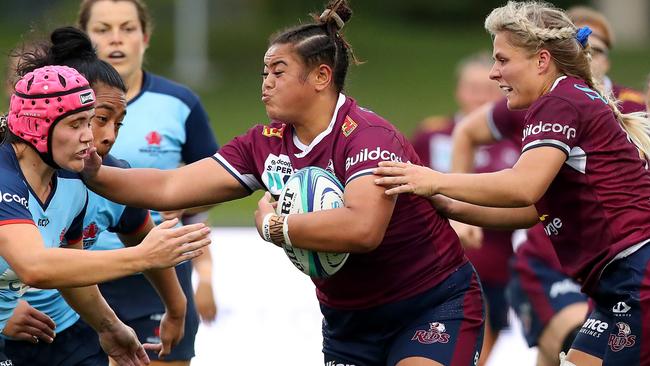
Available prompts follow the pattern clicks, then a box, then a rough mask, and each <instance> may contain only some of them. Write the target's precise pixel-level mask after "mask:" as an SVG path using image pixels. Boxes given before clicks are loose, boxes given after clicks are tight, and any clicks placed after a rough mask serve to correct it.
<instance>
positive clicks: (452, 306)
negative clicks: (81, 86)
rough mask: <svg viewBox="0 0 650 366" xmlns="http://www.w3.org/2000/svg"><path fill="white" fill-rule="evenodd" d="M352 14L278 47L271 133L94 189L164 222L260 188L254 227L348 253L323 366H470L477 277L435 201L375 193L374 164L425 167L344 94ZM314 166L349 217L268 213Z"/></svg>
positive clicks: (266, 85) (323, 296)
mask: <svg viewBox="0 0 650 366" xmlns="http://www.w3.org/2000/svg"><path fill="white" fill-rule="evenodd" d="M351 15H352V13H351V10H350V8H349V7H348V5H347V2H346V1H341V0H336V1H333V2H331V3H330V4H329V5H328V7H327V9H326V10H325V11H324V12H323V13H322V14H321V15H320V16H316V17H315V21H314V22H313V23H309V24H304V25H300V26H296V27H293V28H290V29H287V30H284V31H282V32H281V33H279V34H278V35H276V36H274V37H273V38H272V40H271V42H270V45H269V48H268V50H267V52H266V54H265V56H264V72H263V78H262V90H261V94H262V102H263V103H264V105H265V107H266V112H267V114H268V116H269V117H270V118H271V122H270V123H269V124H268V125H266V126H262V125H258V126H255V127H253V128H251V129H250V130H249V131H248V132H247V133H246V134H244V135H242V136H239V137H236V138H235V139H234V140H232V141H231V142H229V143H228V144H226V145H224V146H223V147H222V148H221V149H220V150H219V151H218V152H217V153H216V154H215V156H214V158H213V159H204V160H202V161H199V162H196V163H193V164H189V165H186V166H184V167H182V168H179V169H175V170H165V171H162V170H155V169H124V170H123V171H122V170H119V169H106V168H104V167H101V168H100V166H99V165H95V166H94V168H95V169H91V170H89V171H87V172H86V177H87V179H88V181H89V184H90V185H91V186H92V187H93V188H94V189H95V190H97V191H98V192H100V193H101V194H103V195H106V196H107V197H112V198H113V199H116V200H117V201H122V202H131V203H133V204H134V205H136V206H141V207H151V208H154V209H159V210H172V209H179V208H187V207H194V206H201V205H205V204H208V203H212V204H214V203H218V202H223V201H228V200H233V199H237V198H241V197H244V196H247V195H249V194H250V193H251V192H253V191H254V190H258V189H263V190H265V191H267V192H268V193H267V194H266V195H265V196H264V198H263V199H262V200H260V202H259V210H258V212H257V213H256V223H257V226H258V229H259V227H260V226H261V225H262V221H263V218H264V217H267V216H266V215H267V214H272V215H271V216H270V219H269V222H270V223H271V227H270V231H271V232H272V234H273V235H271V237H274V238H275V237H279V238H278V239H277V240H276V243H275V244H282V243H283V242H286V243H290V244H291V245H293V246H295V247H298V248H304V249H311V250H318V251H329V252H350V253H351V254H350V257H349V258H348V260H347V263H346V264H345V266H344V267H343V268H342V269H341V270H340V271H339V272H337V273H336V275H334V276H332V277H330V278H327V279H314V283H315V284H316V288H317V297H318V300H319V302H320V305H321V310H322V312H323V315H324V322H323V337H324V342H323V352H324V354H325V359H324V362H325V364H327V365H330V364H354V365H398V364H399V365H400V366H409V365H410V366H414V365H471V364H472V363H474V362H475V360H476V359H478V356H479V353H480V347H481V343H482V333H483V301H482V298H481V290H480V285H479V283H478V278H477V276H476V274H475V272H474V270H473V268H472V266H471V264H470V263H469V262H468V260H467V258H466V257H465V256H464V254H463V250H462V248H461V246H460V242H459V240H458V237H457V236H456V234H455V233H454V232H453V230H452V229H451V227H450V225H449V222H448V221H447V220H446V219H445V218H443V217H441V216H439V215H438V214H437V212H436V211H435V210H434V209H433V207H432V206H431V204H430V203H429V202H428V200H426V199H423V198H421V197H416V196H404V197H400V198H398V199H395V198H392V197H387V196H386V195H385V194H384V189H383V188H382V187H378V186H376V185H374V183H373V181H374V179H375V178H376V177H375V176H373V175H372V169H373V168H375V167H377V163H378V162H379V161H383V160H394V161H413V162H419V159H418V157H417V155H416V154H415V151H414V150H413V148H412V146H411V145H410V144H409V142H408V141H407V140H406V139H405V138H404V136H402V135H401V134H400V133H399V132H398V131H397V130H396V129H395V128H394V127H393V126H392V125H391V124H390V123H388V122H387V121H386V120H384V119H383V118H381V117H380V116H378V115H376V114H375V113H373V112H371V111H369V110H367V109H364V108H361V107H359V106H358V105H357V103H356V102H355V101H354V100H353V99H351V98H349V97H346V96H345V95H343V94H341V92H342V90H343V84H344V82H345V76H346V73H347V68H348V64H349V57H351V56H352V55H351V48H350V46H349V44H348V43H347V42H346V41H345V40H344V38H343V36H342V35H341V33H340V29H341V28H342V27H343V26H344V25H345V22H346V21H347V20H349V19H350V17H351ZM95 158H96V157H95ZM97 162H98V161H93V162H89V164H95V163H97ZM306 166H318V167H321V168H324V169H327V170H329V171H330V172H332V173H333V174H334V175H335V176H336V177H337V178H338V179H339V180H340V181H341V182H342V183H343V184H344V185H345V192H344V202H345V207H342V208H337V209H332V210H326V211H318V212H313V213H306V214H292V215H289V216H277V215H274V214H273V213H274V212H275V210H274V208H273V207H272V204H271V202H269V198H270V196H275V197H277V195H278V194H279V193H280V191H281V189H282V187H283V185H284V183H285V182H286V181H287V179H288V178H289V176H290V175H291V174H292V173H293V172H294V171H295V170H296V169H300V168H303V167H306ZM134 182H137V184H134ZM283 232H284V233H285V234H284V235H283ZM267 239H269V238H267Z"/></svg>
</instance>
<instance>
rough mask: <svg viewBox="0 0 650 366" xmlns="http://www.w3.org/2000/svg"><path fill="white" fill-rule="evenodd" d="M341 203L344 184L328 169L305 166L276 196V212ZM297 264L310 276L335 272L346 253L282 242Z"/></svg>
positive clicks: (283, 212) (341, 204)
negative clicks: (318, 249)
mask: <svg viewBox="0 0 650 366" xmlns="http://www.w3.org/2000/svg"><path fill="white" fill-rule="evenodd" d="M339 207H343V185H342V184H341V183H340V182H339V181H338V179H336V177H335V176H334V175H332V174H331V173H330V172H328V171H327V170H324V169H321V168H318V167H306V168H303V169H300V170H299V171H297V172H296V173H294V174H293V175H292V176H291V177H290V178H289V180H288V181H287V182H286V184H285V185H284V188H283V189H282V192H281V193H280V197H279V198H278V207H277V211H278V212H277V213H278V214H279V215H289V214H298V213H306V212H313V211H321V210H330V209H333V208H339ZM283 248H284V251H285V253H286V254H287V256H288V257H289V259H290V260H291V263H293V265H294V266H296V268H298V269H299V270H300V271H302V272H303V273H305V274H306V275H309V276H311V277H317V278H326V277H329V276H331V275H333V274H335V273H336V272H337V271H338V270H339V269H341V267H342V266H343V264H344V263H345V261H346V260H347V259H348V256H349V253H325V252H314V251H311V250H306V249H299V248H295V247H292V246H289V245H284V246H283Z"/></svg>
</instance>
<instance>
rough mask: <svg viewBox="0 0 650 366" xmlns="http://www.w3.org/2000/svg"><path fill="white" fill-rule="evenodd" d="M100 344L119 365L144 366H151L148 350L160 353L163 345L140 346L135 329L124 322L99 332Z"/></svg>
mask: <svg viewBox="0 0 650 366" xmlns="http://www.w3.org/2000/svg"><path fill="white" fill-rule="evenodd" d="M99 343H100V344H101V346H102V349H103V350H104V352H106V354H107V355H108V356H109V357H110V358H112V359H113V360H115V362H116V363H117V364H118V365H125V366H142V365H148V364H149V362H150V361H149V356H147V352H145V347H146V349H148V350H151V351H155V352H158V351H160V348H161V347H162V345H161V344H146V345H144V346H143V345H142V344H140V341H139V340H138V337H137V336H136V334H135V332H134V331H133V329H131V328H130V327H128V326H126V325H125V324H124V323H122V322H118V323H117V324H113V325H111V326H110V327H109V328H108V329H106V330H103V331H100V332H99Z"/></svg>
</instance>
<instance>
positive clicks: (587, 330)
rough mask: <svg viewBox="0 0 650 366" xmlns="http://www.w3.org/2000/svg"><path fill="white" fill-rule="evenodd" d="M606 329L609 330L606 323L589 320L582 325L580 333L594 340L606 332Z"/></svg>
mask: <svg viewBox="0 0 650 366" xmlns="http://www.w3.org/2000/svg"><path fill="white" fill-rule="evenodd" d="M607 328H609V324H607V322H604V321H602V320H598V319H594V318H589V319H587V321H586V322H585V323H584V324H582V328H580V333H582V334H586V335H588V336H592V337H594V338H600V336H601V335H602V334H603V332H605V331H606V330H607Z"/></svg>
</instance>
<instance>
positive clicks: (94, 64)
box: [3, 27, 186, 365]
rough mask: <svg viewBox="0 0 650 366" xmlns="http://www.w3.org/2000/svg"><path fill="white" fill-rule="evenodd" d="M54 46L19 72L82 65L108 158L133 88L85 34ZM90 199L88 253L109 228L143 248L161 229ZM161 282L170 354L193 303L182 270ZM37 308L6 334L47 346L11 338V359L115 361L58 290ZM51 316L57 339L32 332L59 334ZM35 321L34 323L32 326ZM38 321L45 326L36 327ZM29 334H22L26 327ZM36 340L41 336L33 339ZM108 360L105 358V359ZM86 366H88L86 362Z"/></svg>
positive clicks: (35, 301) (67, 31)
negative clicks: (149, 235)
mask: <svg viewBox="0 0 650 366" xmlns="http://www.w3.org/2000/svg"><path fill="white" fill-rule="evenodd" d="M51 41H52V44H51V45H50V44H47V45H45V44H44V45H41V46H40V47H39V48H38V49H36V50H34V51H31V52H26V53H22V54H16V55H15V56H16V57H17V58H18V59H19V60H20V61H21V62H20V63H19V65H20V66H19V70H17V74H25V73H26V72H29V71H31V70H33V69H35V68H38V67H41V66H45V65H48V64H61V65H66V66H71V67H74V68H75V69H76V70H77V71H80V72H81V73H82V75H84V76H85V77H86V78H87V79H88V80H89V81H90V84H91V86H92V87H93V90H94V91H95V94H96V99H97V103H96V108H95V115H94V116H93V118H92V122H91V124H92V130H93V135H94V137H95V142H94V145H95V146H96V147H97V148H98V151H99V153H100V154H101V155H102V156H105V155H107V154H108V152H109V150H110V148H111V146H112V144H113V142H114V141H115V138H116V135H117V130H118V129H119V126H120V125H121V123H122V119H123V118H124V114H125V109H126V100H125V98H124V94H125V92H126V87H125V86H124V83H123V82H122V79H121V78H120V75H119V74H118V73H117V71H115V69H114V68H113V67H111V66H110V65H109V64H108V63H106V62H104V61H100V60H99V59H98V58H97V55H96V53H95V51H94V49H93V46H92V44H91V42H90V39H88V36H87V35H86V34H85V33H83V32H82V31H80V30H78V29H76V28H73V27H64V28H60V29H57V30H55V31H54V32H53V33H52V35H51ZM104 163H105V164H107V165H111V166H118V167H128V164H126V163H125V162H123V161H119V160H117V159H115V158H112V157H110V156H106V157H105V159H104ZM88 194H89V200H88V206H87V209H86V214H85V217H84V224H83V245H84V248H88V247H91V246H92V245H93V244H94V243H95V242H96V240H97V235H98V234H99V233H100V232H102V231H105V230H109V231H111V232H116V233H118V234H119V235H120V238H121V239H122V241H124V242H125V243H127V244H129V245H130V246H132V245H136V244H138V243H139V242H140V241H141V240H142V238H143V237H144V236H145V235H146V234H147V233H148V232H149V231H150V230H151V229H152V228H153V223H152V221H151V220H150V218H149V212H148V211H147V210H145V209H135V208H129V207H125V206H123V205H120V204H116V203H113V202H110V201H108V200H106V199H104V198H103V197H101V196H99V195H97V194H95V193H93V192H88ZM145 274H146V275H147V277H148V279H149V280H150V281H151V282H152V284H154V286H155V287H156V290H157V291H158V293H159V294H160V295H161V297H162V299H163V301H164V303H165V308H166V312H165V316H164V317H163V324H162V326H161V329H162V330H163V332H162V333H161V340H162V344H163V349H162V350H161V352H160V354H161V355H162V356H164V355H167V354H168V353H169V350H170V347H171V346H175V345H176V344H177V343H178V342H179V341H180V339H181V338H182V337H183V332H184V319H185V308H186V301H185V296H184V294H183V292H182V290H181V288H180V285H179V283H178V280H177V278H176V275H175V271H174V269H171V268H167V269H162V270H151V271H147V272H145ZM24 299H25V300H27V302H29V303H30V304H32V305H33V306H34V308H35V309H34V308H31V307H29V306H27V305H25V304H21V306H19V308H18V309H17V310H16V311H15V312H14V315H13V316H12V319H10V321H9V322H8V324H7V327H5V329H4V331H3V334H4V335H7V336H9V337H11V338H17V339H21V338H22V339H23V340H28V341H32V342H33V340H34V339H41V337H42V339H43V340H45V341H46V342H45V343H37V344H36V345H32V344H31V343H27V342H23V341H19V340H8V341H7V342H6V353H7V355H8V356H9V357H10V358H11V359H12V360H13V361H14V362H15V363H17V364H30V365H41V364H42V365H49V364H51V363H52V362H54V360H61V361H62V362H64V363H73V361H74V360H80V359H84V360H86V362H88V361H89V360H96V361H97V364H107V363H108V359H107V357H106V355H105V353H104V352H102V350H101V348H100V347H99V341H98V339H97V336H96V334H95V333H94V332H92V330H91V329H89V328H88V326H87V325H86V324H85V323H84V322H83V321H81V320H79V316H78V315H77V314H76V313H75V312H74V310H72V309H71V308H70V307H69V306H68V305H67V303H65V301H64V300H63V298H61V296H60V294H59V292H57V291H55V290H36V289H32V290H30V291H28V292H27V293H26V294H25V297H24ZM40 311H42V312H43V313H44V314H45V316H47V315H50V316H51V318H52V319H51V320H53V323H55V324H56V334H57V337H56V338H55V339H54V342H52V343H51V344H50V342H51V341H52V339H51V335H45V334H42V333H38V332H34V333H32V334H30V333H29V330H30V329H33V330H35V331H36V330H38V329H44V330H45V331H47V332H48V333H50V334H51V333H53V332H54V330H55V329H54V328H53V327H52V328H50V326H49V324H52V322H38V319H43V314H40ZM28 320H29V321H28ZM34 323H36V325H37V327H34V326H33V325H34ZM21 329H23V330H27V332H23V333H24V335H23V336H22V337H21V333H20V330H21ZM34 336H35V337H36V338H33V337H34ZM102 360H103V361H102ZM84 364H85V363H84Z"/></svg>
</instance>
